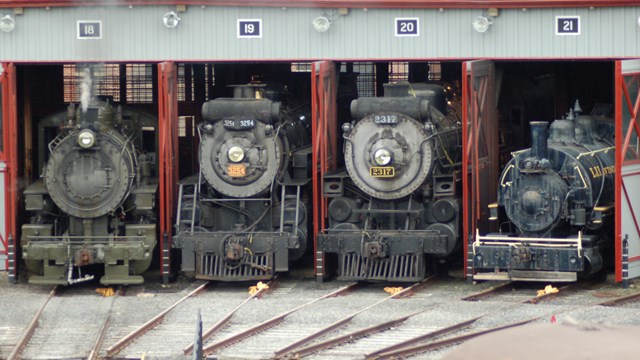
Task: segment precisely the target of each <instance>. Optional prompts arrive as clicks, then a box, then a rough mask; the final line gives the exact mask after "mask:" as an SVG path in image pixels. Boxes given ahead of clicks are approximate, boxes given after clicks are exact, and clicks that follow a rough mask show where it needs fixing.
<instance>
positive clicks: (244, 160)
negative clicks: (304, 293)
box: [174, 84, 311, 281]
mask: <svg viewBox="0 0 640 360" xmlns="http://www.w3.org/2000/svg"><path fill="white" fill-rule="evenodd" d="M233 87H234V97H233V98H217V99H214V100H210V101H208V102H206V103H205V104H204V105H203V107H202V117H203V122H202V123H201V124H200V125H199V126H198V133H199V136H200V153H199V158H200V171H199V173H198V174H197V175H195V176H192V177H190V178H187V179H184V180H183V181H181V182H180V184H179V185H180V188H179V204H178V216H177V220H176V222H177V223H176V229H177V231H178V233H177V234H176V237H175V238H174V244H176V246H177V247H179V248H180V249H181V253H182V255H181V258H182V267H181V269H182V271H183V272H184V273H185V274H186V275H187V276H190V275H191V274H193V275H194V276H195V277H196V278H200V279H208V280H223V281H241V280H261V279H270V278H272V277H273V276H274V275H275V274H276V273H277V272H283V271H288V270H289V264H290V263H291V262H293V261H295V260H298V259H299V258H301V257H302V255H303V254H304V253H305V250H306V247H307V234H308V232H309V229H308V227H309V219H310V218H311V217H310V216H309V215H308V211H309V210H308V199H309V194H308V191H309V185H310V182H309V181H310V175H311V168H310V163H311V146H310V143H311V135H310V124H309V120H310V108H309V106H308V104H306V103H304V102H297V101H296V100H295V98H296V97H294V96H293V95H291V94H290V93H289V92H288V91H287V88H286V87H285V86H278V85H275V84H270V85H269V86H267V85H266V84H248V85H237V86H233Z"/></svg>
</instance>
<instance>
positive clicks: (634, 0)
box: [0, 0, 638, 9]
mask: <svg viewBox="0 0 640 360" xmlns="http://www.w3.org/2000/svg"><path fill="white" fill-rule="evenodd" d="M176 4H181V5H197V6H201V5H204V6H233V7H256V6H259V7H291V8H369V9H376V8H399V9H403V8H405V9H430V8H432V9H433V8H435V9H438V8H443V9H454V8H474V9H485V8H490V7H496V8H503V9H506V8H516V9H517V8H566V7H621V6H638V0H520V1H509V0H491V1H481V0H431V1H429V0H427V1H422V0H397V1H394V0H386V1H374V0H351V1H345V0H297V1H293V0H288V1H287V0H276V1H270V0H246V1H238V0H236V1H232V0H182V1H175V0H158V1H144V0H114V1H108V2H105V1H88V0H80V1H73V0H50V1H49V0H37V1H28V0H23V1H20V0H0V8H11V7H23V8H28V7H45V6H50V7H65V6H74V7H78V6H149V5H169V6H171V5H174V6H175V5H176Z"/></svg>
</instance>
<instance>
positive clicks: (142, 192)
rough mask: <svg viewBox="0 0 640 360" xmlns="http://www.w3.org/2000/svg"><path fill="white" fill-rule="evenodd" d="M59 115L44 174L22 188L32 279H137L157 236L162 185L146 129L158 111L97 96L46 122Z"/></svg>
mask: <svg viewBox="0 0 640 360" xmlns="http://www.w3.org/2000/svg"><path fill="white" fill-rule="evenodd" d="M61 118H65V119H64V121H61V122H60V123H59V133H58V134H57V136H56V137H55V138H54V139H53V140H52V141H51V142H50V143H49V144H48V147H47V149H43V151H41V152H40V153H43V154H44V153H45V152H47V151H48V160H47V161H46V164H44V169H43V173H42V178H41V179H38V180H37V181H35V182H34V183H33V184H31V185H30V186H29V187H27V189H25V191H24V198H25V210H26V211H27V214H28V216H29V222H28V223H25V224H23V226H22V237H21V245H22V257H23V259H24V261H25V264H26V267H27V269H28V270H29V272H30V273H31V274H32V275H31V276H30V277H29V282H30V283H35V284H61V285H69V284H74V283H77V282H82V281H86V280H91V279H93V278H94V273H98V274H100V273H103V276H102V277H101V278H100V282H101V283H102V284H140V283H142V282H143V281H144V280H143V278H142V276H141V275H140V274H142V273H143V272H145V271H146V270H147V269H148V267H149V265H150V264H151V260H152V254H153V249H154V247H155V244H156V224H155V222H156V215H155V210H154V209H155V196H156V191H157V179H156V178H155V176H154V175H152V170H151V164H150V158H149V156H148V155H147V154H145V153H143V152H142V151H141V141H142V139H141V131H142V128H143V126H151V127H152V126H157V119H156V118H155V117H152V116H149V115H147V114H145V113H142V112H138V111H135V110H133V109H128V108H127V109H123V108H122V107H120V106H118V107H114V106H113V104H111V101H110V100H109V99H95V98H94V99H91V100H88V101H86V102H85V103H84V105H83V106H82V107H76V106H75V105H74V104H70V105H69V107H68V109H67V111H66V113H59V114H54V115H52V116H51V117H50V118H49V119H44V120H43V122H42V123H55V122H56V119H61ZM41 146H44V144H43V145H41ZM152 146H155V144H152ZM89 265H101V266H102V267H103V270H102V269H99V270H96V269H95V267H90V266H89Z"/></svg>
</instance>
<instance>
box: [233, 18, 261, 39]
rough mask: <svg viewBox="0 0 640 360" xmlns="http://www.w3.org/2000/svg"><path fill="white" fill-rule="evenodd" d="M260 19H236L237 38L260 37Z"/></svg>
mask: <svg viewBox="0 0 640 360" xmlns="http://www.w3.org/2000/svg"><path fill="white" fill-rule="evenodd" d="M261 37H262V19H238V38H240V39H247V38H249V39H250V38H261Z"/></svg>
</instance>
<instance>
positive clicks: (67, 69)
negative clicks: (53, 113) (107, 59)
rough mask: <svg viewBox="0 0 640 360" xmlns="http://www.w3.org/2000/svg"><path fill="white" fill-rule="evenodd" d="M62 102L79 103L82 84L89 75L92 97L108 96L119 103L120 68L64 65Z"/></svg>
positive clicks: (101, 65)
mask: <svg viewBox="0 0 640 360" xmlns="http://www.w3.org/2000/svg"><path fill="white" fill-rule="evenodd" d="M62 71H63V72H62V75H63V92H64V101H65V102H67V103H70V102H79V101H80V96H81V95H82V91H83V90H82V89H83V86H82V83H83V82H84V80H85V76H86V74H88V75H89V79H91V81H90V82H85V83H87V84H90V85H91V88H90V89H91V92H92V95H93V96H109V97H111V98H112V99H113V101H115V102H119V101H120V66H119V65H118V64H96V65H76V64H65V65H63V67H62Z"/></svg>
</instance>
